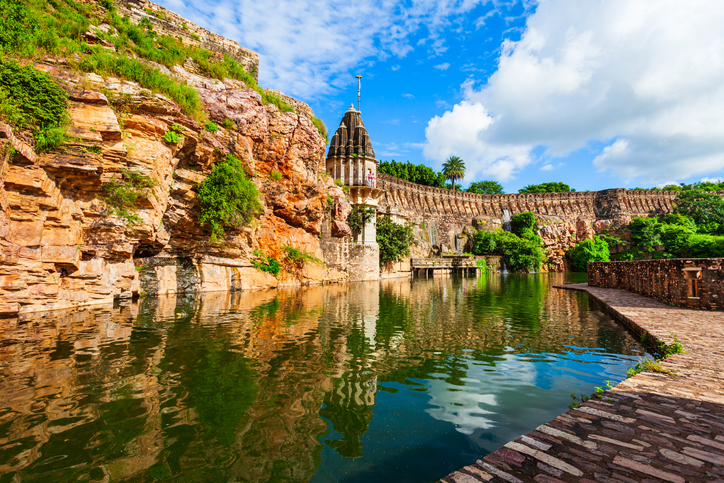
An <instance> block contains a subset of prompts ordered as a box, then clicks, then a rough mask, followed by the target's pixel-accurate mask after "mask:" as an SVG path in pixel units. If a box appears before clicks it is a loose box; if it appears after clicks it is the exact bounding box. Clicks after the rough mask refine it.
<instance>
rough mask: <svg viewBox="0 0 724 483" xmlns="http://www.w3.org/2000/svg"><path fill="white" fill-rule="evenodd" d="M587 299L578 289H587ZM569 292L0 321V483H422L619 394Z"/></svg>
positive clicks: (157, 302)
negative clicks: (607, 393) (598, 398)
mask: <svg viewBox="0 0 724 483" xmlns="http://www.w3.org/2000/svg"><path fill="white" fill-rule="evenodd" d="M583 277H584V279H585V275H583ZM564 281H581V279H580V275H575V274H532V275H515V274H510V275H492V276H486V277H481V278H464V277H441V278H434V279H428V280H413V281H410V280H388V281H383V282H379V283H378V282H370V283H354V284H348V285H327V286H320V287H313V288H307V289H296V290H279V291H266V292H253V293H246V292H245V293H236V294H234V293H231V294H230V293H212V294H206V295H203V296H188V297H187V296H178V297H173V296H171V297H162V298H154V299H145V300H141V301H139V302H131V301H128V302H124V303H122V304H120V305H117V306H115V307H106V308H94V309H86V310H80V311H73V312H48V313H45V314H38V315H35V316H32V317H29V318H25V319H21V320H15V319H6V320H0V334H1V336H2V337H1V339H0V475H1V476H0V483H2V482H10V481H43V482H48V481H54V482H60V481H134V482H136V481H140V482H143V481H162V480H167V481H174V480H176V481H184V482H193V481H199V482H201V481H204V482H205V481H234V482H247V481H248V482H262V481H285V482H286V481H290V482H291V481H300V482H304V481H314V482H328V481H330V482H331V481H339V482H356V481H375V482H384V481H395V482H399V481H415V482H419V481H435V480H437V479H438V478H441V477H443V476H445V475H447V474H448V473H449V472H451V471H454V470H456V469H458V468H459V467H462V466H465V465H467V464H471V463H473V462H475V460H476V459H478V458H480V457H482V456H484V455H486V454H488V453H489V452H491V451H495V450H496V449H498V448H500V447H501V446H502V445H503V444H505V443H506V442H508V441H511V440H513V439H516V438H517V437H518V436H520V435H521V434H524V433H527V432H529V431H531V430H533V429H534V428H535V427H536V426H538V425H540V424H543V423H545V422H547V421H549V420H551V419H552V418H554V417H555V416H557V415H559V414H561V413H562V412H564V411H566V410H567V407H568V404H569V403H570V402H571V401H572V400H571V397H570V394H571V392H575V393H577V394H578V393H582V392H583V393H588V394H590V393H591V392H593V390H594V387H595V386H605V384H606V381H611V383H614V384H615V383H617V382H619V381H621V380H622V379H624V378H625V377H626V371H627V369H628V368H629V367H631V366H633V365H634V364H635V362H636V360H637V359H638V357H639V356H641V355H643V354H644V353H643V348H642V347H641V346H640V344H639V343H638V342H637V341H636V340H635V339H634V338H633V337H632V336H631V335H630V334H629V333H628V332H627V331H626V330H625V329H623V328H622V327H621V326H620V325H619V324H617V323H616V322H614V321H613V320H612V319H611V318H610V317H609V316H608V315H606V314H604V313H603V312H602V311H601V308H600V307H597V306H595V305H594V302H592V301H590V300H589V298H588V296H587V295H585V294H582V293H576V292H570V291H564V290H559V289H555V288H553V285H554V284H558V283H563V282H564Z"/></svg>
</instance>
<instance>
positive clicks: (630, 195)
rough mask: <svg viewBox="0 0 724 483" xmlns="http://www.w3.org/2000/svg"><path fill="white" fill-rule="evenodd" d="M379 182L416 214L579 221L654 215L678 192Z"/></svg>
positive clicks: (392, 200)
mask: <svg viewBox="0 0 724 483" xmlns="http://www.w3.org/2000/svg"><path fill="white" fill-rule="evenodd" d="M377 187H378V188H381V189H382V190H383V191H384V192H385V194H384V196H383V199H382V202H381V203H380V204H381V205H382V206H385V207H390V208H396V209H397V210H399V211H400V212H401V213H406V214H409V215H411V216H429V215H433V216H435V215H456V216H459V217H469V218H471V219H472V218H475V217H496V218H500V217H501V216H502V215H503V210H508V212H509V213H510V214H511V215H515V214H517V213H523V212H525V211H532V212H534V213H535V214H537V215H544V216H552V217H559V218H561V219H563V220H568V221H575V220H576V219H578V218H584V219H588V220H590V221H594V220H597V219H600V218H606V219H611V218H615V217H621V216H624V217H629V218H632V217H635V216H648V215H652V214H661V213H670V212H671V211H672V209H673V208H672V202H673V200H674V199H675V198H676V195H677V194H678V192H677V191H643V190H625V189H609V190H604V191H585V192H572V193H520V194H504V195H480V194H475V193H467V192H464V191H453V190H449V189H444V188H433V187H431V186H423V185H419V184H415V183H410V182H409V181H404V180H401V179H398V178H394V177H392V176H387V175H385V174H381V173H380V174H379V175H378V181H377Z"/></svg>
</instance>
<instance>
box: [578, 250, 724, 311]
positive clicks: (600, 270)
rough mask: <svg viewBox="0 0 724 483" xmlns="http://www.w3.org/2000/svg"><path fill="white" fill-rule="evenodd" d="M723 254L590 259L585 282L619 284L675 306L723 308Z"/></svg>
mask: <svg viewBox="0 0 724 483" xmlns="http://www.w3.org/2000/svg"><path fill="white" fill-rule="evenodd" d="M722 264H724V258H678V259H670V260H639V261H631V262H591V263H589V264H588V285H591V286H594V287H605V288H620V289H625V290H628V291H631V292H636V293H638V294H641V295H644V296H646V297H651V298H653V299H657V300H660V301H662V302H665V303H667V304H671V305H677V306H679V307H687V308H698V309H707V310H724V306H723V305H724V304H723V303H722V302H723V301H724V270H722Z"/></svg>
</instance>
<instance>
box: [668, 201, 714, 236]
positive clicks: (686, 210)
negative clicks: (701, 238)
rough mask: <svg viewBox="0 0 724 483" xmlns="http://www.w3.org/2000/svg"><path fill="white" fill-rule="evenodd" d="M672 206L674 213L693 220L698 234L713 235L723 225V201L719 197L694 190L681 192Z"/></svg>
mask: <svg viewBox="0 0 724 483" xmlns="http://www.w3.org/2000/svg"><path fill="white" fill-rule="evenodd" d="M674 205H675V206H674V213H679V214H681V215H686V216H688V217H689V218H691V219H692V220H694V223H696V226H697V227H698V228H699V231H700V232H704V233H715V232H717V231H718V230H719V227H720V225H722V224H724V200H722V197H721V196H720V195H717V194H714V193H706V192H704V191H695V190H692V191H682V192H681V193H679V196H677V197H676V201H675V202H674Z"/></svg>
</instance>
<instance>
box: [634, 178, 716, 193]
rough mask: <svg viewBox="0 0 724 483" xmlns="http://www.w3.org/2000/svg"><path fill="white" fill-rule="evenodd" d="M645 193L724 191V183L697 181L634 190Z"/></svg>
mask: <svg viewBox="0 0 724 483" xmlns="http://www.w3.org/2000/svg"><path fill="white" fill-rule="evenodd" d="M634 189H637V190H646V191H692V190H693V191H724V181H703V180H702V181H698V182H696V183H691V184H686V183H680V184H679V183H676V184H670V185H666V186H662V187H661V188H658V187H654V188H634Z"/></svg>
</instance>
